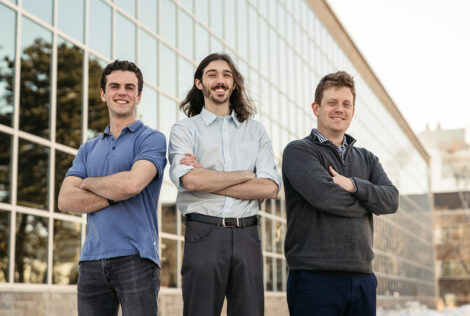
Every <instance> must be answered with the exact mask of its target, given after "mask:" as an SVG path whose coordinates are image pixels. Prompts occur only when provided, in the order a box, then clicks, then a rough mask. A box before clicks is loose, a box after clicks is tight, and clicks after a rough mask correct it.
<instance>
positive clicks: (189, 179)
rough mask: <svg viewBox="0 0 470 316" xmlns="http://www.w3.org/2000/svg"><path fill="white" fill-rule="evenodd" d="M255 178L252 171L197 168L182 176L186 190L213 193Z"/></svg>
mask: <svg viewBox="0 0 470 316" xmlns="http://www.w3.org/2000/svg"><path fill="white" fill-rule="evenodd" d="M254 178H255V174H254V173H253V172H250V171H230V172H224V171H215V170H210V169H205V168H195V169H192V170H191V171H189V172H188V173H187V174H185V175H184V176H182V177H181V182H182V184H183V186H184V188H185V189H186V190H189V191H199V192H212V193H213V192H218V191H220V190H223V189H225V188H227V187H231V186H234V185H237V184H241V183H243V182H246V181H248V180H251V179H254Z"/></svg>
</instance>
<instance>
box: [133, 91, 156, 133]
mask: <svg viewBox="0 0 470 316" xmlns="http://www.w3.org/2000/svg"><path fill="white" fill-rule="evenodd" d="M157 98H158V93H157V91H155V90H153V89H152V88H150V87H147V86H144V91H143V92H142V100H141V101H140V104H139V107H138V108H137V113H138V114H137V118H138V119H139V120H141V121H142V122H144V124H146V125H148V126H150V127H151V128H154V129H157V112H158V105H157Z"/></svg>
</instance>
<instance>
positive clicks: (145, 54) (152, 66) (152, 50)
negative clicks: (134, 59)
mask: <svg viewBox="0 0 470 316" xmlns="http://www.w3.org/2000/svg"><path fill="white" fill-rule="evenodd" d="M157 54H158V50H157V39H156V38H155V37H153V36H152V35H150V34H149V33H147V32H145V31H143V30H141V31H140V49H139V68H140V69H141V70H142V75H143V76H144V80H145V81H146V82H149V83H151V84H153V85H155V86H156V85H157V77H158V75H157V60H158V55H157Z"/></svg>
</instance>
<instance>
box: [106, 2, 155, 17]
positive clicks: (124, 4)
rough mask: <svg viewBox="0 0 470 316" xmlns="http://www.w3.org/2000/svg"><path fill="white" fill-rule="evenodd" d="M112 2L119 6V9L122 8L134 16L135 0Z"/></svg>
mask: <svg viewBox="0 0 470 316" xmlns="http://www.w3.org/2000/svg"><path fill="white" fill-rule="evenodd" d="M155 2H156V1H155ZM114 3H116V4H117V5H118V6H119V7H121V9H124V11H126V12H127V13H128V14H129V15H132V16H134V17H135V11H136V10H135V0H114Z"/></svg>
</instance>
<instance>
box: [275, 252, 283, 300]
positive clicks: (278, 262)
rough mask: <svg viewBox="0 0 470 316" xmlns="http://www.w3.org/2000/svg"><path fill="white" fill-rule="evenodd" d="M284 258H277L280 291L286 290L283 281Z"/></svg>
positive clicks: (278, 287)
mask: <svg viewBox="0 0 470 316" xmlns="http://www.w3.org/2000/svg"><path fill="white" fill-rule="evenodd" d="M282 270H283V268H282V260H281V259H276V279H277V290H278V291H279V292H281V291H284V285H283V283H282Z"/></svg>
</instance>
